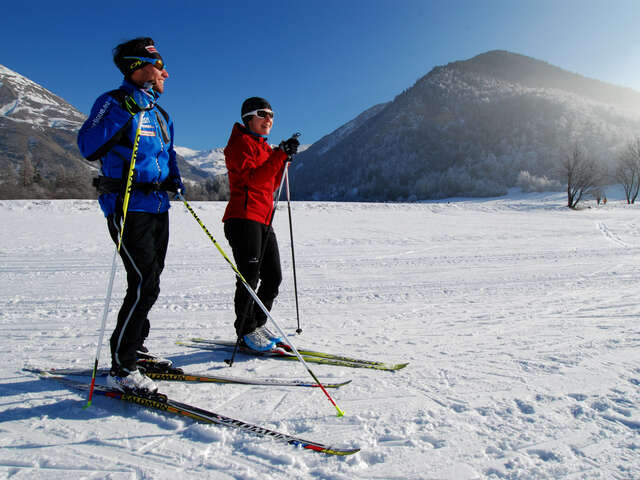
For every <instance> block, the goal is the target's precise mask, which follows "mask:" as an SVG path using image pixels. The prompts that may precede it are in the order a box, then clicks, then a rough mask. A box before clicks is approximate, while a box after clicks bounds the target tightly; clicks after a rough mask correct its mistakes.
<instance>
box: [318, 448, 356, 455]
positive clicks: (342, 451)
mask: <svg viewBox="0 0 640 480" xmlns="http://www.w3.org/2000/svg"><path fill="white" fill-rule="evenodd" d="M359 451H360V449H359V448H357V447H356V448H332V447H327V448H323V449H322V450H320V452H322V453H326V454H327V455H340V456H346V455H353V454H354V453H358V452H359Z"/></svg>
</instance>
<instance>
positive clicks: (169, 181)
mask: <svg viewBox="0 0 640 480" xmlns="http://www.w3.org/2000/svg"><path fill="white" fill-rule="evenodd" d="M160 187H161V188H162V190H165V191H167V192H173V193H178V190H180V193H181V194H182V195H185V194H186V193H187V192H186V190H187V189H186V188H185V186H184V183H182V179H181V178H180V177H167V178H166V179H165V180H164V182H162V183H161V184H160Z"/></svg>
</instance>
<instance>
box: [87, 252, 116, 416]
mask: <svg viewBox="0 0 640 480" xmlns="http://www.w3.org/2000/svg"><path fill="white" fill-rule="evenodd" d="M117 256H118V248H117V247H116V248H115V249H114V250H113V261H112V262H111V275H110V277H109V284H108V286H107V296H106V298H105V300H104V310H103V311H102V326H101V327H100V338H99V339H98V350H97V351H96V359H95V362H94V363H93V371H92V372H91V385H90V386H89V398H88V399H87V404H86V405H85V406H84V407H82V408H89V407H90V406H91V400H92V397H93V389H94V387H95V385H96V374H97V372H98V362H99V361H100V350H101V349H102V341H103V339H104V330H105V328H106V326H107V314H108V312H109V303H110V302H111V291H112V290H113V278H114V277H115V275H116V257H117Z"/></svg>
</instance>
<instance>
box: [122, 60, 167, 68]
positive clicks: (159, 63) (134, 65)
mask: <svg viewBox="0 0 640 480" xmlns="http://www.w3.org/2000/svg"><path fill="white" fill-rule="evenodd" d="M122 58H126V59H129V60H138V61H137V62H133V63H132V64H131V66H130V67H129V70H134V69H136V68H137V67H139V66H140V64H141V63H150V64H151V65H153V66H154V67H156V68H157V69H158V70H160V71H162V70H164V66H165V65H164V62H163V61H162V60H160V59H159V58H149V57H122Z"/></svg>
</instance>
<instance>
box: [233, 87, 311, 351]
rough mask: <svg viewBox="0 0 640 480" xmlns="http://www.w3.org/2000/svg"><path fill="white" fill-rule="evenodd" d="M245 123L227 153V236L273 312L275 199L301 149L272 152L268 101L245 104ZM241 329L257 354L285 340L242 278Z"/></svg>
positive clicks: (292, 145)
mask: <svg viewBox="0 0 640 480" xmlns="http://www.w3.org/2000/svg"><path fill="white" fill-rule="evenodd" d="M241 115H242V121H243V123H244V125H240V124H239V123H236V124H235V125H234V126H233V130H232V131H231V136H230V138H229V142H228V143H227V146H226V148H225V149H224V155H225V161H226V165H227V171H228V173H229V188H230V193H231V194H230V197H229V203H228V205H227V208H226V210H225V213H224V217H223V218H222V221H223V222H224V234H225V237H227V240H228V241H229V244H230V245H231V250H232V251H233V258H234V259H235V262H236V266H237V267H238V270H239V271H240V273H242V276H243V277H244V278H245V280H246V281H247V282H248V283H249V285H251V287H252V288H253V289H254V290H255V289H256V287H258V281H259V282H260V287H259V288H258V289H257V292H256V293H257V295H258V298H260V300H261V301H262V303H263V304H264V305H265V306H266V307H267V309H269V310H271V307H272V305H273V301H274V300H275V298H276V296H277V295H278V287H279V286H280V282H281V281H282V270H281V268H280V253H279V250H278V242H277V240H276V235H275V232H274V231H273V229H272V228H271V219H272V215H273V196H274V193H275V191H276V190H277V189H278V187H279V186H280V181H281V179H282V175H283V173H284V168H285V162H287V161H290V160H291V155H294V154H296V153H297V151H298V145H299V143H298V140H296V139H295V138H291V139H289V140H287V141H283V142H281V143H280V145H279V147H278V148H275V149H272V148H271V147H270V146H269V144H268V143H267V139H266V136H267V135H268V134H269V132H270V131H271V128H272V127H273V110H272V109H271V105H270V104H269V102H267V101H266V100H265V99H264V98H259V97H251V98H248V99H247V100H245V101H244V103H243V104H242V110H241ZM234 305H235V313H236V320H235V324H234V326H235V329H236V334H237V335H238V338H241V342H242V343H243V344H244V345H245V346H247V347H249V348H251V349H253V350H257V351H268V350H272V349H273V348H275V346H276V344H277V343H280V342H282V339H281V338H279V337H278V336H276V335H274V334H273V333H272V332H271V331H270V330H269V329H268V328H267V327H266V326H265V324H266V322H267V316H266V314H265V313H264V312H263V311H262V310H261V309H260V308H259V307H257V306H255V304H254V301H253V299H252V298H251V296H250V295H249V293H248V292H247V290H246V288H245V287H244V285H243V284H242V282H241V281H240V280H237V281H236V292H235V297H234Z"/></svg>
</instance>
